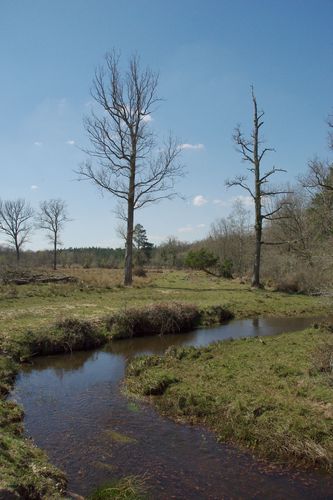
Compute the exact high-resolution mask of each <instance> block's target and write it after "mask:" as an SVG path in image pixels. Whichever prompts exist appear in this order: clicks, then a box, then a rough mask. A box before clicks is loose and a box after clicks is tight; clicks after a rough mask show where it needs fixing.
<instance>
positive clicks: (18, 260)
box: [15, 240, 20, 264]
mask: <svg viewBox="0 0 333 500" xmlns="http://www.w3.org/2000/svg"><path fill="white" fill-rule="evenodd" d="M15 250H16V262H17V263H18V264H19V263H20V247H19V245H18V242H17V241H16V240H15Z"/></svg>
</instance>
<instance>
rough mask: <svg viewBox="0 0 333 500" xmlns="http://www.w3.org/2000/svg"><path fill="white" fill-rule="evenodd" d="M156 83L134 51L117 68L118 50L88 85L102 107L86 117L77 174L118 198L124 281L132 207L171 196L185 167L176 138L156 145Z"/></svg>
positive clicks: (129, 267) (127, 273)
mask: <svg viewBox="0 0 333 500" xmlns="http://www.w3.org/2000/svg"><path fill="white" fill-rule="evenodd" d="M157 86H158V76H157V75H156V74H155V73H153V72H152V71H151V70H150V69H149V68H146V69H142V68H141V67H140V61H139V58H138V57H137V56H132V57H131V59H130V61H129V65H128V69H127V71H126V72H123V73H121V71H120V59H119V56H117V55H116V54H115V52H112V53H109V54H107V55H106V57H105V65H104V67H101V68H99V69H98V70H96V72H95V78H94V80H93V85H92V90H91V95H92V97H93V99H94V101H95V103H96V104H97V105H98V108H99V110H100V111H101V113H100V114H97V112H94V111H93V112H91V115H90V116H89V117H87V118H86V119H85V129H86V131H87V134H88V138H89V140H90V148H88V149H86V150H85V152H86V153H87V154H88V156H89V159H88V160H87V161H86V162H85V163H84V164H82V165H81V167H80V169H79V175H80V178H81V179H88V180H90V181H92V182H93V183H95V184H96V185H97V186H98V187H99V188H100V189H101V190H102V191H107V192H109V193H110V194H111V195H113V196H115V197H116V198H117V199H118V201H119V202H120V205H119V210H118V214H119V215H120V217H121V218H122V219H123V220H124V221H125V224H126V255H125V272H124V284H125V285H130V284H131V283H132V261H133V230H134V212H135V211H136V210H138V209H140V208H142V207H143V206H145V205H148V204H150V203H154V202H156V201H158V200H161V199H163V198H171V197H172V196H174V195H175V191H174V184H175V179H176V177H177V176H179V175H182V173H183V169H182V166H181V165H180V164H179V163H178V156H179V154H180V148H179V146H178V144H177V142H176V141H175V140H174V139H173V138H172V137H171V136H170V137H169V138H168V140H167V141H166V143H165V144H163V145H161V146H158V144H157V140H156V137H155V135H154V133H153V132H152V130H151V126H150V124H149V122H150V121H151V113H152V112H153V111H154V107H155V105H156V103H157V102H158V101H159V99H158V97H157Z"/></svg>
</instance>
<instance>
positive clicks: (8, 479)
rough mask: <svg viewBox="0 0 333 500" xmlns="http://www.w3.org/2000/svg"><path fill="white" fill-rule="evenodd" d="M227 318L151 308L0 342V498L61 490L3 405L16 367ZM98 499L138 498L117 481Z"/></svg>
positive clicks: (60, 480)
mask: <svg viewBox="0 0 333 500" xmlns="http://www.w3.org/2000/svg"><path fill="white" fill-rule="evenodd" d="M231 316H232V315H231V313H230V312H229V311H226V310H224V309H223V308H222V307H219V306H215V307H208V308H207V307H206V308H203V309H201V310H200V309H199V308H198V307H197V306H195V305H190V304H182V303H170V304H155V305H151V306H146V307H144V308H141V309H138V308H128V309H126V310H121V311H117V312H114V313H113V314H112V315H110V316H108V317H105V318H100V319H99V320H98V321H96V320H95V321H91V320H90V321H89V320H79V319H76V318H71V319H67V320H61V321H57V322H55V323H53V324H51V325H49V326H48V327H43V328H39V329H28V330H26V331H24V330H22V331H19V332H17V333H16V335H9V336H5V337H4V338H3V339H2V345H1V349H2V351H1V354H0V381H1V384H0V391H1V394H0V396H1V397H0V425H1V428H2V429H3V433H2V434H1V438H0V473H1V475H0V477H1V479H0V497H1V494H2V493H1V492H2V491H3V494H4V495H7V494H9V493H10V492H12V491H13V492H16V493H18V494H20V495H21V497H22V498H27V499H28V498H33V499H39V498H61V497H62V495H63V494H64V492H65V486H66V479H65V477H64V475H63V474H62V473H61V472H60V471H58V470H57V469H56V468H54V467H53V466H52V465H50V464H49V463H48V461H47V457H46V455H45V454H44V453H43V452H41V450H39V449H38V448H36V447H35V446H33V444H32V442H31V441H29V440H27V439H24V438H23V426H22V420H23V412H22V409H21V408H20V407H19V406H18V405H16V404H15V403H13V402H10V401H6V395H7V393H8V391H9V390H10V387H11V386H12V384H13V382H14V378H15V374H16V371H17V369H18V364H16V363H15V361H16V362H19V361H24V360H28V359H29V358H31V357H32V356H36V355H46V354H55V353H63V352H71V351H75V350H87V349H92V348H95V347H99V346H101V345H102V344H104V343H105V342H107V341H108V340H112V339H113V340H115V339H119V338H127V337H134V336H141V335H143V334H149V335H158V334H161V333H162V334H170V333H179V332H186V331H189V330H191V329H193V328H195V327H196V326H198V325H199V324H211V323H219V322H221V321H224V320H226V319H229V318H231ZM117 492H118V493H117ZM98 495H100V496H98V498H139V496H137V493H136V488H135V487H134V483H133V481H130V482H129V483H128V482H126V481H123V482H122V481H120V482H119V483H117V484H115V485H112V486H109V487H108V488H107V489H106V490H103V491H102V490H101V491H100V492H99V493H98ZM101 495H102V496H101ZM106 495H109V496H106ZM110 495H111V496H110ZM112 495H113V496H112ZM115 495H118V496H115ZM96 498H97V497H96Z"/></svg>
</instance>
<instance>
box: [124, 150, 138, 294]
mask: <svg viewBox="0 0 333 500" xmlns="http://www.w3.org/2000/svg"><path fill="white" fill-rule="evenodd" d="M134 183H135V160H134V159H133V158H132V161H131V175H130V180H129V189H128V200H127V232H126V254H125V272H124V285H125V286H129V285H131V284H132V281H133V277H132V267H133V231H134V194H135V193H134V185H135V184H134Z"/></svg>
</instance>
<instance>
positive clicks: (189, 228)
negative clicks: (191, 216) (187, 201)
mask: <svg viewBox="0 0 333 500" xmlns="http://www.w3.org/2000/svg"><path fill="white" fill-rule="evenodd" d="M177 231H178V233H192V231H193V227H192V226H185V227H179V228H178V229H177Z"/></svg>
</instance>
